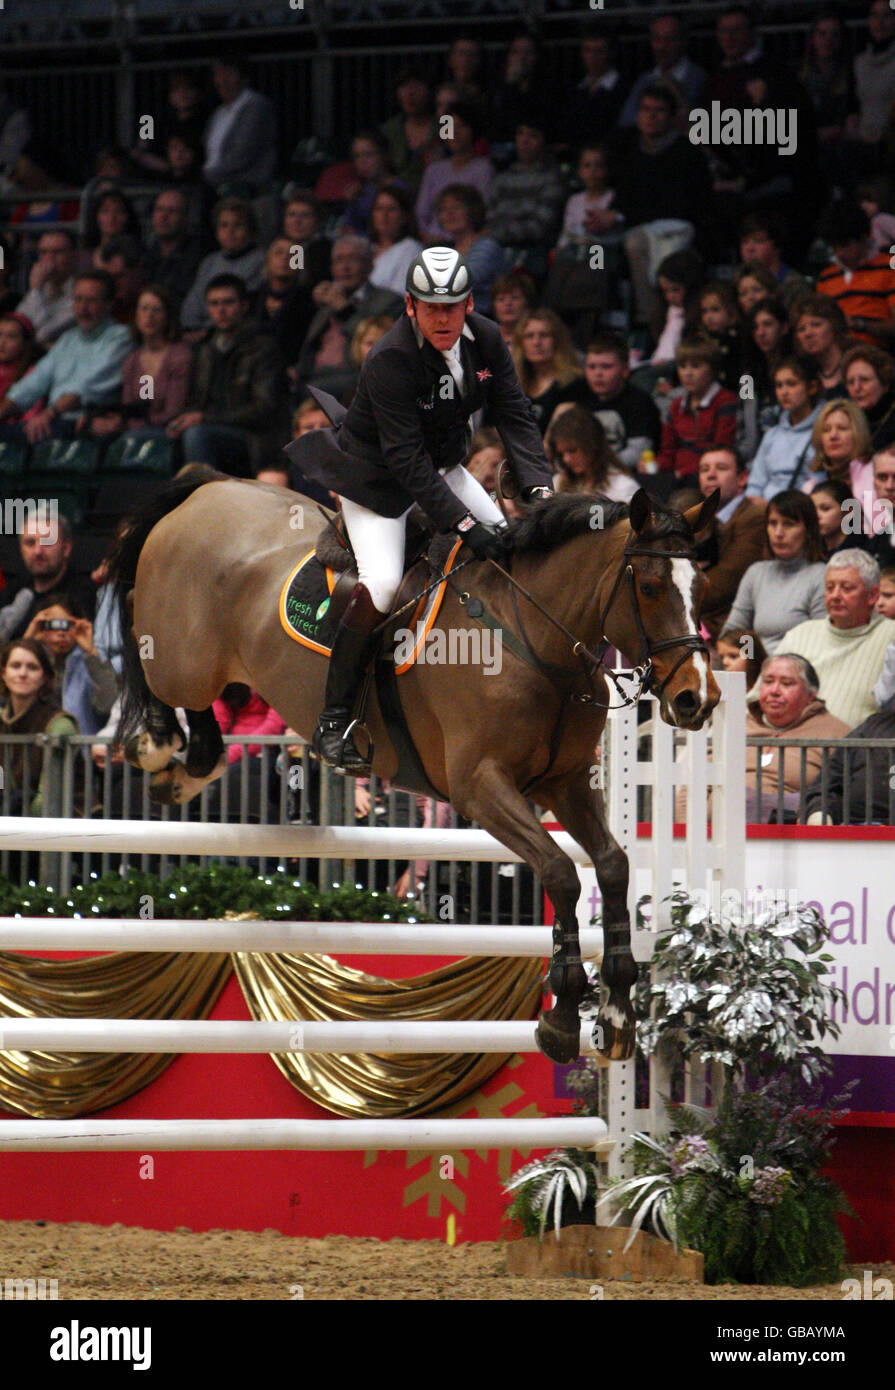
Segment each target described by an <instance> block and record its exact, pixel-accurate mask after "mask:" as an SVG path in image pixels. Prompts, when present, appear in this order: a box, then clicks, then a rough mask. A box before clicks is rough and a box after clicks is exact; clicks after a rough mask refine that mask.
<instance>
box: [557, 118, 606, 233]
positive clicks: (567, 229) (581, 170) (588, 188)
mask: <svg viewBox="0 0 895 1390" xmlns="http://www.w3.org/2000/svg"><path fill="white" fill-rule="evenodd" d="M578 177H579V179H580V180H581V182H582V183H583V185H584V189H583V191H582V192H580V193H573V194H572V196H571V198H569V200H568V202H567V203H566V210H565V213H564V215H563V222H562V232H561V233H560V237H559V241H558V242H557V243H556V249H557V251H566V250H571V249H574V248H577V247H587V246H590V245H591V243H592V242H593V241H594V240H595V238H597V237H600V236H603V235H604V234H605V233H606V232H607V231H608V230H609V228H610V227H611V226H612V225H613V222H614V219H613V218H607V217H605V215H604V214H605V213H606V212H607V211H608V210H609V208H611V207H612V203H613V200H614V198H615V193H614V192H613V190H612V189H611V188H610V187H609V186H608V166H607V160H606V150H605V147H604V146H603V145H601V144H600V143H599V142H598V141H593V142H591V143H589V144H587V145H582V147H581V154H580V155H579V157H578Z"/></svg>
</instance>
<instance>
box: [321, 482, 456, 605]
mask: <svg viewBox="0 0 895 1390" xmlns="http://www.w3.org/2000/svg"><path fill="white" fill-rule="evenodd" d="M456 544H457V537H456V536H454V535H452V534H451V533H450V532H445V531H436V530H435V529H434V528H433V526H432V524H431V522H430V521H428V520H427V518H426V516H425V515H424V513H423V512H422V511H421V510H420V508H419V507H414V508H413V510H412V512H411V513H410V516H409V517H408V518H407V539H406V543H405V546H404V578H403V579H402V580H401V583H400V586H399V588H398V592H397V594H396V595H395V600H394V603H393V604H392V610H391V611H392V612H393V613H394V612H397V611H398V610H399V609H401V608H403V606H404V605H405V604H406V603H408V602H409V601H410V599H411V598H412V597H413V595H414V594H417V593H419V592H420V591H421V590H422V589H425V587H426V585H427V584H429V583H431V582H432V581H433V580H434V579H437V578H438V576H439V575H440V574H441V573H442V572H443V570H444V566H445V564H446V563H447V559H448V556H449V555H450V552H451V550H452V549H453V547H454V546H455V545H456ZM314 554H315V558H316V559H317V560H318V561H319V563H320V564H321V565H323V566H324V568H326V569H330V570H332V571H333V573H334V574H337V575H338V576H339V577H338V579H337V580H336V586H335V588H334V589H333V592H332V595H331V598H330V609H329V615H330V617H331V619H332V621H333V622H335V623H338V622H339V620H340V619H341V617H342V614H343V612H344V611H345V606H346V604H347V603H348V600H349V598H350V597H351V593H352V590H353V589H354V586H355V584H356V583H357V577H358V576H357V564H356V561H355V558H354V551H353V550H352V548H351V542H350V540H349V539H348V533H347V531H346V530H345V523H344V520H343V518H342V516H341V515H340V514H337V515H336V516H335V518H333V519H332V520H331V521H330V524H329V525H328V526H326V527H324V529H323V530H322V531H321V533H320V535H319V536H318V538H317V546H316V549H315V552H314ZM422 602H423V600H421V603H422ZM414 617H415V615H414V614H411V613H408V614H407V615H406V621H405V624H404V625H405V626H407V627H411V626H412V624H413V620H414Z"/></svg>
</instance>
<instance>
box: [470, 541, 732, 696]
mask: <svg viewBox="0 0 895 1390" xmlns="http://www.w3.org/2000/svg"><path fill="white" fill-rule="evenodd" d="M635 555H643V556H646V557H647V558H649V559H653V560H675V559H684V560H692V558H693V554H692V551H691V550H689V549H687V550H684V549H679V550H654V549H652V548H651V547H650V546H648V545H632V544H631V543H630V542H628V544H626V546H625V549H624V552H623V554H622V559H621V563H620V565H619V569H618V573H617V574H616V576H615V582H614V583H613V585H612V588H611V590H610V591H609V597H608V598H607V600H606V602H605V603H604V605H603V610H602V612H601V614H600V631H601V633H604V635H603V636H602V637H601V638H600V641H599V642H598V643H597V646H596V648H595V650H594V651H590V650H589V648H588V646H587V644H586V643H585V642H583V641H582V640H581V639H580V638H578V637H576V636H575V634H574V633H573V632H571V631H570V629H569V628H567V627H566V625H565V624H564V623H562V622H560V620H559V619H558V618H557V617H555V616H554V614H553V613H551V612H550V611H549V610H548V609H547V608H545V607H544V605H543V604H542V603H541V602H540V601H539V600H538V599H536V598H535V596H534V595H533V594H532V593H530V591H529V590H528V589H526V588H525V586H524V585H523V584H520V583H519V581H518V580H517V579H514V578H513V576H512V575H511V574H510V573H509V572H508V571H507V570H505V569H504V568H503V566H502V565H499V564H498V563H497V561H496V560H492V561H491V562H490V563H491V564H492V565H493V566H494V568H495V569H496V570H497V571H498V573H499V574H501V575H502V576H503V578H504V579H505V580H506V581H507V583H508V584H509V585H510V595H511V598H512V603H513V612H514V614H515V616H516V622H517V623H518V626H519V632H520V635H521V637H522V640H523V642H524V643H525V648H526V651H527V654H528V657H529V659H530V662H531V664H532V665H533V666H534V667H535V669H536V670H538V671H540V672H541V674H542V675H544V676H546V677H547V679H548V680H550V681H551V683H552V684H554V685H557V684H558V683H559V682H560V681H562V680H576V679H578V678H579V676H580V675H581V674H582V673H583V674H584V676H585V677H586V679H587V682H588V685H589V686H590V692H589V693H588V694H583V695H582V694H577V695H571V696H570V697H569V698H571V699H573V700H575V701H577V702H578V703H579V704H585V705H593V706H595V707H596V708H597V709H606V710H612V709H626V708H627V707H628V706H630V705H633V704H635V703H636V701H637V700H639V699H640V696H641V695H642V693H643V691H644V690H647V691H651V692H652V693H654V694H655V695H656V696H657V697H658V696H661V695H662V693H663V691H664V690H665V687H666V686H667V685H668V682H669V681H670V680H671V678H672V676H674V675H675V674H676V672H677V671H678V669H679V668H680V667H681V666H682V665H683V664H684V662H685V661H687V660H688V658H689V657H690V655H691V653H692V652H695V651H701V652H704V653H707V651H708V649H707V647H706V645H705V642H704V641H703V639H702V638H701V637H700V635H699V633H698V632H691V633H682V634H681V635H680V636H678V637H667V638H663V639H661V640H660V641H658V642H654V641H652V640H651V639H650V637H649V636H648V634H647V631H646V628H645V627H644V624H643V615H642V613H641V611H640V601H639V599H638V597H637V586H636V583H635V580H634V567H633V565H631V563H630V558H631V557H632V556H635ZM626 579H627V581H628V585H629V588H630V593H631V607H632V609H633V612H634V618H635V621H636V623H637V628H638V631H639V634H640V640H641V652H642V655H641V660H640V663H639V665H638V666H636V667H635V668H634V670H633V672H632V673H631V676H630V677H627V676H626V677H620V676H619V674H618V673H617V672H615V671H612V670H610V669H608V668H604V667H603V661H604V659H605V657H606V653H607V651H608V650H609V648H610V646H611V645H612V644H611V643H610V641H609V639H608V637H606V636H605V625H606V619H607V617H608V616H609V612H610V610H611V608H612V605H613V603H614V602H615V599H616V597H617V595H618V592H619V589H620V588H621V587H622V584H623V582H624V581H625V580H626ZM452 587H454V588H455V589H456V586H452ZM517 591H518V592H519V593H520V594H521V595H522V597H523V598H525V599H527V600H528V602H529V603H530V604H531V605H532V606H533V607H534V608H536V609H537V610H538V612H539V613H540V614H541V615H542V616H543V617H545V618H546V619H547V621H548V622H549V623H551V624H552V625H553V626H554V627H555V628H556V629H557V630H558V631H559V632H561V633H562V634H563V636H564V637H565V638H567V640H568V642H569V644H570V646H571V648H572V654H573V655H574V656H577V657H578V659H579V661H580V662H581V668H582V670H581V672H577V671H569V670H568V669H567V668H566V667H564V666H557V665H555V664H554V663H553V662H548V661H545V660H544V659H543V658H542V657H540V656H538V654H537V652H536V651H535V649H534V647H533V646H532V643H531V641H530V639H529V637H528V633H527V632H526V630H525V624H524V622H523V620H522V614H521V613H520V611H519V602H518V599H517V598H516V592H517ZM456 592H457V596H458V599H459V602H460V603H461V605H462V606H464V607H465V608H466V609H467V611H468V612H469V613H470V616H471V617H478V618H481V615H482V614H481V611H476V610H475V609H474V608H473V606H472V605H473V604H479V605H480V600H476V599H472V598H471V597H470V595H469V594H468V593H465V592H462V591H460V590H456ZM480 607H481V605H480ZM482 611H483V609H482ZM488 625H489V626H491V625H492V624H491V623H489V624H488ZM672 647H682V648H683V651H682V652H681V655H680V656H679V657H678V659H677V661H676V662H675V663H674V665H673V666H672V668H671V670H670V671H669V672H668V674H667V675H666V676H665V678H664V680H662V681H661V682H660V681H658V680H657V678H656V673H655V668H654V666H653V661H652V658H653V656H654V654H655V653H656V652H661V651H668V650H670V649H671V648H672ZM596 672H600V673H601V674H602V675H603V676H605V677H608V678H609V679H610V680H611V681H612V682H613V684H614V686H615V689H616V692H617V694H618V695H619V696H620V697H621V703H620V704H617V705H616V704H605V703H604V702H603V701H602V700H598V699H597V695H596V686H595V683H594V676H595V673H596ZM632 678H633V679H634V680H635V681H636V687H635V689H634V690H633V691H632V692H627V691H626V690H625V689H624V686H623V684H622V681H627V680H630V679H632Z"/></svg>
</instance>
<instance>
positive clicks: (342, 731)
mask: <svg viewBox="0 0 895 1390" xmlns="http://www.w3.org/2000/svg"><path fill="white" fill-rule="evenodd" d="M356 729H363V731H364V733H365V734H366V736H367V743H368V748H367V752H366V755H364V754H362V753H361V752H360V750H359V749H358V746H357V744H356V743H355V741H354V732H355V730H356ZM312 747H313V749H314V752H315V753H316V754H317V756H318V758H319V759H320V761H321V762H324V763H326V765H327V766H328V767H331V768H333V769H334V770H335V771H336V772H342V773H349V774H350V775H352V776H357V775H358V774H366V773H368V772H369V771H370V768H371V766H372V763H373V752H374V747H373V738H372V735H371V734H370V731H369V729H368V728H367V726H366V724H364V723H363V722H362V721H361V720H360V719H347V720H346V717H345V716H340V715H325V714H321V716H320V718H319V720H318V721H317V728H316V729H315V731H314V737H313V739H312Z"/></svg>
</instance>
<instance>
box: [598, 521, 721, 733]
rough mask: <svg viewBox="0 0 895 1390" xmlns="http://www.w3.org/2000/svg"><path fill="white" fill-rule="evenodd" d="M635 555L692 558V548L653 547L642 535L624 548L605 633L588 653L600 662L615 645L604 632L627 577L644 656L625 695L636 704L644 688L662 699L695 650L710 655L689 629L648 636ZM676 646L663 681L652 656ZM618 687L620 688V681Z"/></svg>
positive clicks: (606, 610) (603, 624) (607, 604)
mask: <svg viewBox="0 0 895 1390" xmlns="http://www.w3.org/2000/svg"><path fill="white" fill-rule="evenodd" d="M646 539H647V540H648V541H650V540H660V539H661V537H659V536H647V537H646ZM634 555H643V556H645V557H646V558H648V559H651V560H690V561H692V560H693V551H692V549H691V548H687V549H679V550H654V549H652V548H651V547H650V546H649V545H644V544H642V538H640V537H638V538H637V543H636V544H632V543H631V541H628V542H627V544H626V545H625V548H624V551H623V553H622V558H621V563H620V565H619V568H618V573H617V574H616V576H615V582H614V584H613V585H612V588H611V589H610V591H609V597H608V598H607V600H606V602H605V604H604V605H603V611H602V613H601V614H600V631H601V633H603V636H602V637H601V638H600V641H599V643H598V644H597V647H596V649H595V651H594V652H593V653H588V656H592V659H593V660H594V661H596V662H597V664H600V665H601V664H602V662H603V659H604V657H605V655H606V652H607V651H608V650H609V647H610V646H611V645H612V644H611V643H610V641H609V639H608V637H606V635H605V630H606V619H607V618H608V616H609V612H610V610H611V608H612V605H613V603H614V602H615V599H616V597H617V595H618V592H619V590H620V589H621V587H622V585H623V583H624V581H625V580H627V581H628V586H629V589H630V595H631V607H632V609H633V612H634V621H635V622H636V624H637V630H638V632H639V634H640V642H641V656H640V662H639V664H638V665H637V666H636V667H635V668H634V671H633V672H632V675H633V677H634V678H635V680H637V682H638V685H637V690H636V693H635V694H633V695H631V696H629V697H625V700H624V703H625V705H629V704H633V703H634V702H635V700H638V699H639V698H640V695H641V693H642V691H643V690H646V691H648V692H650V693H651V694H653V695H655V696H656V698H657V699H661V697H662V695H663V693H664V691H665V688H666V686H667V685H668V682H669V681H670V680H671V678H672V676H674V675H676V674H677V672H678V670H679V669H680V667H681V666H683V664H684V662H685V661H687V660H689V658H690V656H691V655H692V654H693V653H694V652H702V653H703V655H704V656H705V657H706V659H708V655H709V652H708V647H707V646H706V644H705V641H704V640H703V638H702V637H701V636H700V634H699V633H698V632H686V633H682V634H680V635H679V636H677V637H663V638H661V639H660V640H659V641H658V642H656V641H653V640H652V639H651V638H650V637H649V635H648V633H647V631H646V628H645V627H644V623H643V614H642V613H641V611H640V599H639V597H638V595H637V582H636V579H635V575H634V566H633V565H632V564H631V563H630V561H631V557H632V556H634ZM673 647H681V648H682V651H681V654H680V656H679V657H678V659H677V661H676V662H675V663H674V665H673V666H672V667H671V670H670V671H669V672H668V674H667V675H666V676H665V677H664V678H663V679H662V680H661V681H660V680H658V679H657V676H656V671H655V668H654V666H653V656H654V655H655V654H656V652H663V651H670V650H671V649H672V648H673ZM605 674H607V675H613V676H614V674H615V673H614V672H609V671H607V672H606V673H605ZM616 689H619V687H618V684H617V682H616ZM619 693H620V694H622V695H623V696H624V692H623V691H621V690H619ZM612 708H618V706H614V707H612Z"/></svg>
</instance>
